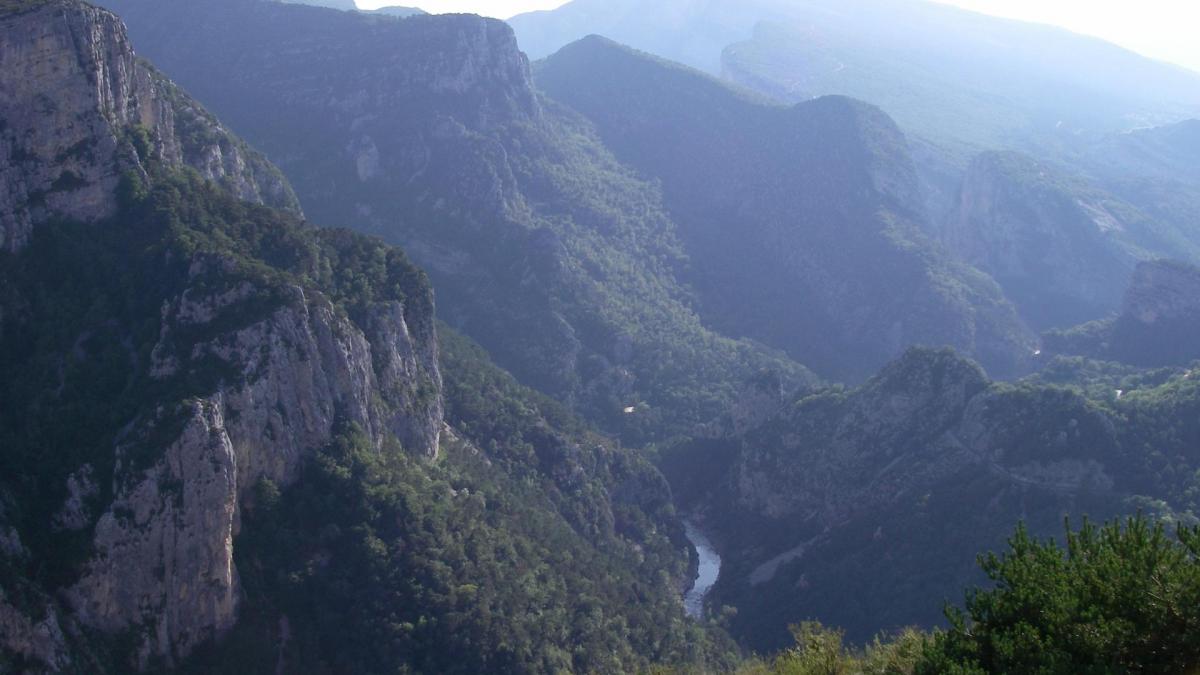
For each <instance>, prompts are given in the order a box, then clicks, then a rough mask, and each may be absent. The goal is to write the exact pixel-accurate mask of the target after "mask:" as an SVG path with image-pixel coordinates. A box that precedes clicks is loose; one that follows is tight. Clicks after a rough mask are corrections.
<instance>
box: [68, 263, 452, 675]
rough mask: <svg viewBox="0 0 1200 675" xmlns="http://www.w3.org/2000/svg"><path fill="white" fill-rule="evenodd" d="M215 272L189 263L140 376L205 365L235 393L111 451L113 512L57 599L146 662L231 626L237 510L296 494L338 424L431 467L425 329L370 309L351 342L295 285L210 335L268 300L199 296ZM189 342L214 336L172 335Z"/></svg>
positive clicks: (385, 309)
mask: <svg viewBox="0 0 1200 675" xmlns="http://www.w3.org/2000/svg"><path fill="white" fill-rule="evenodd" d="M222 267H223V263H222V261H219V260H201V261H197V262H195V263H193V265H192V270H191V271H190V273H189V274H190V276H191V278H192V279H193V285H192V286H191V287H189V288H188V289H187V290H185V291H184V292H183V293H182V294H181V295H180V296H178V297H177V298H175V299H174V300H173V301H170V302H169V303H167V304H166V305H165V306H164V309H163V324H162V325H163V328H162V333H161V337H160V340H159V342H158V344H157V345H156V346H155V347H154V350H153V352H152V364H151V369H152V372H153V376H154V378H155V379H158V380H165V379H169V378H171V377H174V376H176V375H178V374H179V373H181V372H186V371H188V370H189V369H192V368H205V367H212V365H211V364H212V363H213V360H214V359H215V360H216V362H217V363H222V364H224V367H226V368H230V369H232V370H233V371H234V372H236V373H237V374H236V375H235V376H234V377H231V378H230V379H229V380H228V381H227V382H232V383H233V384H229V383H227V384H225V385H224V386H221V387H219V388H218V390H217V391H215V392H213V393H211V394H208V395H206V396H203V397H199V398H194V399H190V400H187V401H184V402H182V403H179V404H168V405H165V406H163V407H162V408H161V409H160V410H158V411H157V414H156V415H154V416H153V417H149V418H146V419H139V420H135V421H134V422H133V424H132V426H131V428H130V429H129V430H128V432H127V433H126V434H125V437H124V438H123V439H122V441H121V442H120V443H119V444H118V446H117V447H116V448H115V451H116V456H117V463H118V466H117V470H116V472H115V476H114V481H115V483H114V499H113V502H112V504H111V505H110V506H109V508H108V509H107V511H105V512H104V513H103V514H102V515H101V516H100V517H99V521H98V522H97V524H96V526H95V532H96V533H95V548H96V551H97V554H96V556H95V558H93V560H92V561H91V562H89V563H88V564H87V566H86V572H85V574H84V576H83V578H82V579H81V580H80V581H79V582H78V583H77V584H76V585H74V586H73V587H72V588H71V589H70V590H69V591H67V596H68V597H69V598H70V604H71V606H72V607H73V608H74V610H75V612H76V616H77V617H78V618H79V620H81V621H82V622H83V623H85V624H86V625H89V626H94V627H98V628H101V629H103V630H105V631H109V632H116V631H120V630H125V629H129V628H133V629H135V630H137V631H138V634H139V635H141V636H143V640H144V641H143V642H142V644H141V648H140V655H141V656H140V658H141V660H142V662H145V661H146V660H147V659H148V658H149V657H151V656H166V657H168V658H174V657H178V656H182V655H185V654H187V653H188V652H189V651H190V650H191V648H193V647H194V646H195V645H196V644H198V643H200V642H203V641H204V640H206V639H211V638H213V637H217V636H219V635H220V634H221V633H222V632H223V631H225V630H227V629H228V628H230V627H231V626H232V625H233V624H234V622H235V621H236V620H237V603H238V597H239V589H238V580H237V570H236V568H235V567H234V563H233V539H234V536H235V535H236V534H237V530H238V519H239V515H238V514H239V505H240V504H241V503H243V502H244V501H245V500H246V499H249V498H250V494H249V493H250V490H251V488H252V487H253V486H254V485H255V484H256V483H257V482H258V481H259V480H260V479H263V478H266V479H269V480H271V481H272V482H274V483H276V484H278V485H288V484H289V483H291V482H292V480H294V478H295V477H296V475H297V472H298V471H299V468H300V464H301V461H302V460H303V459H304V457H305V456H306V455H308V454H310V453H312V452H313V451H315V450H318V449H320V448H322V447H324V446H325V445H327V444H328V443H329V442H330V440H331V438H332V437H333V434H334V433H335V432H336V431H337V425H338V424H339V423H351V424H357V425H358V426H359V427H360V428H362V429H363V430H364V431H365V432H366V433H367V434H368V435H369V436H370V437H371V438H373V439H374V441H375V443H376V445H377V446H382V445H383V444H384V442H385V439H387V438H389V437H390V436H394V437H396V438H398V439H399V440H400V441H401V443H402V445H403V446H404V447H405V449H407V450H408V451H410V452H412V453H414V454H417V455H420V456H425V457H433V456H435V455H436V454H437V448H438V438H439V434H440V432H441V428H442V404H441V397H440V386H441V381H440V375H439V373H438V366H437V350H436V337H435V336H434V335H433V332H432V322H431V321H425V322H423V324H422V325H416V326H412V327H411V329H410V326H409V325H408V324H407V323H406V321H405V317H404V308H403V306H401V305H400V304H399V303H397V302H390V303H383V304H380V305H378V306H375V307H373V308H372V310H371V313H370V317H369V319H368V321H367V322H366V326H365V327H364V328H361V329H360V328H359V327H357V326H355V325H354V324H353V323H352V322H351V321H350V320H349V319H347V318H346V317H345V316H341V315H339V312H338V310H337V308H336V306H335V305H333V303H331V302H330V301H329V300H328V299H327V298H326V297H325V296H324V295H323V294H322V293H320V292H319V291H314V290H312V289H309V290H307V291H306V290H305V289H304V288H302V287H299V286H292V287H290V288H288V289H287V290H286V297H285V298H284V299H283V301H282V303H281V305H280V306H279V307H277V308H276V309H274V310H273V311H270V312H267V313H265V314H264V315H263V316H261V317H260V318H257V319H255V320H252V321H251V322H249V323H248V325H245V326H244V327H241V328H238V329H236V330H231V331H222V330H213V326H214V325H220V324H221V323H222V322H229V321H231V318H230V314H231V313H236V312H239V311H245V309H244V307H245V305H246V304H247V303H250V302H253V300H254V299H255V297H256V296H259V295H261V294H262V292H263V289H261V288H256V287H254V286H252V285H250V284H239V285H237V286H235V287H234V288H231V289H228V290H224V291H223V292H220V293H214V292H212V291H205V290H200V289H201V288H202V287H203V286H205V285H212V284H213V282H214V281H218V280H219V279H220V278H221V277H222V276H223V275H224V274H227V273H229V272H230V270H225V269H222ZM206 282H207V283H206ZM197 333H209V335H210V337H207V339H203V340H199V341H194V342H193V341H191V340H189V339H187V338H185V337H181V336H183V335H195V334H197ZM421 389H426V390H427V391H428V392H429V394H430V396H429V397H428V398H427V400H424V401H422V400H420V393H419V390H421ZM177 429H178V430H177ZM164 430H169V431H167V432H166V433H165V436H164ZM155 437H158V438H171V437H175V440H173V441H171V442H170V443H169V444H168V445H167V447H166V449H165V452H163V453H162V454H161V456H160V457H159V458H158V459H157V460H154V461H152V462H150V463H149V466H142V464H144V463H146V462H145V460H144V459H140V458H139V457H138V453H139V452H140V453H143V454H144V453H145V452H146V446H147V445H150V444H153V443H154V441H153V440H152V439H153V438H155Z"/></svg>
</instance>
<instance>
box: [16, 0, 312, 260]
mask: <svg viewBox="0 0 1200 675" xmlns="http://www.w3.org/2000/svg"><path fill="white" fill-rule="evenodd" d="M18 6H19V7H23V8H24V9H17V10H10V11H9V12H8V13H6V14H3V15H0V120H3V123H2V124H0V204H3V205H4V206H3V207H2V208H0V250H8V251H16V250H20V249H21V248H22V247H24V246H25V245H26V244H27V243H28V241H29V237H30V235H31V232H32V229H33V228H34V227H35V226H36V225H37V224H38V223H40V222H44V221H46V220H48V219H51V218H68V219H73V220H83V221H97V220H101V219H103V218H106V217H108V216H111V215H112V214H113V213H114V212H115V210H116V208H117V202H118V192H117V186H118V184H119V183H120V182H121V179H122V176H124V175H126V174H129V175H132V176H141V177H144V176H145V175H146V172H147V168H148V165H149V163H150V162H152V161H155V160H157V161H160V162H163V163H165V164H167V165H171V166H182V165H187V166H190V167H192V168H194V169H196V170H197V171H199V172H200V173H201V174H202V175H204V176H205V177H207V178H209V179H210V180H213V181H215V182H219V183H220V184H222V185H224V186H226V187H227V188H228V189H229V190H230V191H231V192H233V193H234V194H236V195H237V196H239V197H241V198H244V199H252V200H256V201H261V202H263V203H266V204H270V205H273V206H281V207H285V208H298V207H297V203H296V201H295V198H294V196H293V195H292V193H291V190H290V188H288V186H287V183H286V181H284V180H283V179H282V177H281V175H280V174H279V173H278V172H277V171H275V170H274V169H273V168H272V167H271V166H270V165H269V164H268V163H267V162H265V161H264V160H263V159H262V158H261V157H260V156H258V155H256V154H255V153H253V152H251V151H250V150H248V149H247V148H246V147H245V146H244V145H243V144H241V143H240V142H239V141H237V140H236V139H235V138H233V137H232V136H230V135H229V134H228V133H227V132H225V130H224V129H223V128H222V127H221V126H220V125H219V124H218V123H217V122H216V121H215V120H214V119H213V118H212V117H210V116H208V115H207V114H206V113H204V112H203V111H202V110H201V109H200V108H199V106H197V105H196V104H195V103H194V102H192V101H190V100H189V99H188V98H187V97H186V96H184V95H183V94H182V93H181V92H179V91H178V90H177V89H176V88H175V87H174V86H173V85H172V84H171V83H170V82H168V81H167V80H166V79H165V78H163V77H162V76H161V75H159V74H158V73H156V72H155V71H154V70H153V69H152V68H151V67H150V66H148V65H147V64H146V63H144V62H143V61H140V60H139V59H138V58H137V57H136V56H135V55H134V52H133V49H132V47H131V46H130V43H129V40H128V38H127V37H126V34H125V28H124V26H123V25H122V24H121V22H120V20H119V19H117V17H115V16H113V15H112V14H111V13H109V12H107V11H105V10H103V9H100V8H97V7H93V6H90V5H85V4H83V3H81V2H76V1H74V0H50V1H48V2H30V3H24V4H22V3H18Z"/></svg>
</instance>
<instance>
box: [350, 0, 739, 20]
mask: <svg viewBox="0 0 1200 675" xmlns="http://www.w3.org/2000/svg"><path fill="white" fill-rule="evenodd" d="M732 1H735V2H736V0H732ZM357 2H358V6H359V7H361V8H362V9H375V8H377V7H383V6H385V5H404V6H410V7H411V6H415V7H420V8H421V9H423V10H425V11H426V12H430V13H432V14H444V13H446V12H467V13H470V14H482V15H483V16H494V17H496V18H497V19H507V18H509V17H510V16H514V15H517V14H520V13H522V12H532V11H533V10H535V9H553V8H555V7H558V6H559V5H563V4H566V0H357Z"/></svg>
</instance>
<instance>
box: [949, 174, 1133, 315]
mask: <svg viewBox="0 0 1200 675" xmlns="http://www.w3.org/2000/svg"><path fill="white" fill-rule="evenodd" d="M1152 230H1153V226H1152V225H1151V223H1149V221H1148V219H1147V218H1146V217H1145V216H1144V215H1142V214H1141V213H1139V212H1138V211H1137V210H1136V209H1134V208H1133V207H1131V206H1129V205H1127V204H1125V203H1123V202H1121V201H1120V200H1118V199H1116V198H1113V197H1110V196H1107V195H1105V194H1103V193H1101V192H1098V191H1096V190H1094V189H1092V188H1090V187H1089V186H1087V185H1086V184H1084V183H1083V182H1082V181H1078V180H1074V179H1068V178H1066V177H1064V176H1062V175H1060V174H1058V173H1057V172H1056V171H1055V170H1054V169H1052V168H1050V167H1048V166H1045V165H1043V164H1041V163H1039V162H1037V161H1035V160H1033V159H1032V158H1029V157H1026V156H1023V155H1019V154H1016V153H984V154H983V155H980V156H979V157H977V158H976V159H975V160H974V161H973V162H972V164H971V167H970V169H969V170H968V172H967V175H966V178H965V179H964V182H963V185H962V189H961V190H960V192H959V203H958V207H957V211H956V212H955V213H954V214H953V215H952V216H951V217H950V218H949V220H948V222H947V223H946V225H945V227H944V228H943V230H942V235H941V238H942V242H943V243H944V244H945V245H946V247H947V248H948V249H950V250H951V251H952V252H954V253H955V254H957V255H958V256H959V257H961V258H962V259H964V260H966V261H967V262H969V263H971V264H972V265H975V266H977V267H979V268H980V269H982V270H983V271H985V272H988V273H989V274H991V275H992V276H993V277H995V278H996V280H997V281H998V282H999V283H1000V285H1001V286H1003V287H1004V290H1005V292H1006V293H1007V294H1008V295H1009V297H1011V298H1012V299H1013V301H1014V302H1015V303H1016V304H1017V305H1018V307H1019V308H1020V310H1021V312H1022V314H1024V315H1025V317H1026V318H1027V319H1028V320H1029V321H1030V322H1031V323H1032V324H1033V325H1034V326H1036V327H1039V328H1047V327H1052V326H1065V325H1072V324H1074V323H1079V322H1082V321H1086V320H1090V319H1097V318H1101V317H1103V316H1104V315H1105V314H1107V313H1109V312H1111V311H1113V310H1115V309H1116V308H1117V307H1118V305H1119V304H1120V298H1121V294H1122V293H1123V292H1124V290H1125V288H1126V286H1127V285H1128V283H1129V279H1130V276H1131V275H1132V273H1133V269H1134V267H1135V266H1136V265H1137V262H1138V260H1139V259H1141V258H1144V257H1146V256H1148V255H1149V254H1148V253H1147V250H1152V249H1153V248H1155V247H1156V242H1155V241H1154V237H1153V236H1152Z"/></svg>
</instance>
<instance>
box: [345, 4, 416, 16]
mask: <svg viewBox="0 0 1200 675" xmlns="http://www.w3.org/2000/svg"><path fill="white" fill-rule="evenodd" d="M360 11H365V12H367V13H368V14H383V15H386V16H398V17H401V18H405V17H409V16H417V15H419V14H425V11H424V10H422V9H418V8H416V7H400V6H395V5H393V6H389V7H378V8H376V9H369V10H360Z"/></svg>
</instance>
